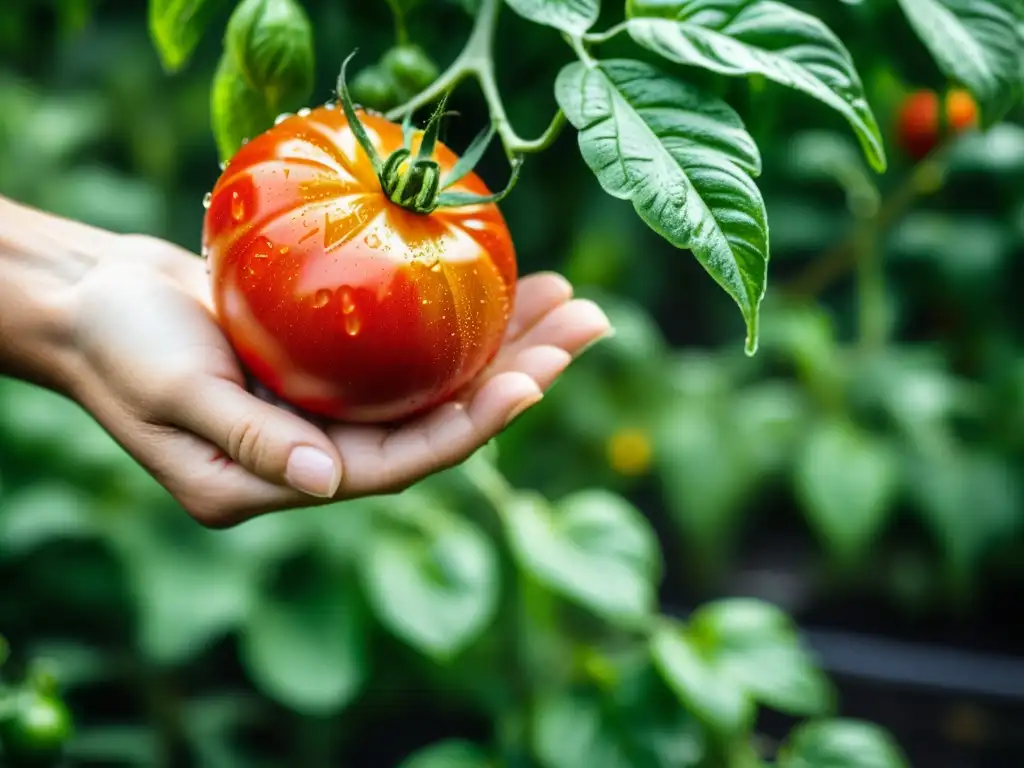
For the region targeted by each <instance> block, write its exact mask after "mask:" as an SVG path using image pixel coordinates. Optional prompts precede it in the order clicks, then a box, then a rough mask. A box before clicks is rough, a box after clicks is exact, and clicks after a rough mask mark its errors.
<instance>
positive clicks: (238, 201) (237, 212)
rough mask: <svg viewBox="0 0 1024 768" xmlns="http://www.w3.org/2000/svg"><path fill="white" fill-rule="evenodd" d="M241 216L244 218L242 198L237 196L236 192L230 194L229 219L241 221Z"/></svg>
mask: <svg viewBox="0 0 1024 768" xmlns="http://www.w3.org/2000/svg"><path fill="white" fill-rule="evenodd" d="M243 216H245V203H244V202H243V201H242V198H240V197H239V196H238V192H232V193H231V218H232V219H234V220H235V221H241V220H242V217H243Z"/></svg>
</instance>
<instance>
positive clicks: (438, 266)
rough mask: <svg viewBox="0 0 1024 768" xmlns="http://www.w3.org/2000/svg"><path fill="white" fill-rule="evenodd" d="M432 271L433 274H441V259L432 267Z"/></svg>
mask: <svg viewBox="0 0 1024 768" xmlns="http://www.w3.org/2000/svg"><path fill="white" fill-rule="evenodd" d="M430 271H431V272H440V271H441V261H440V259H438V260H437V261H435V262H434V263H433V264H431V265H430Z"/></svg>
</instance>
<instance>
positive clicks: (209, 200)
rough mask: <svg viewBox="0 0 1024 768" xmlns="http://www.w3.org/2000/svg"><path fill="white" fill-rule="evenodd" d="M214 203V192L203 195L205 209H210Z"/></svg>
mask: <svg viewBox="0 0 1024 768" xmlns="http://www.w3.org/2000/svg"><path fill="white" fill-rule="evenodd" d="M212 202H213V192H207V193H206V194H205V195H203V208H209V207H210V203H212Z"/></svg>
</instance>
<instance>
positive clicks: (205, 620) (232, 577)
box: [121, 531, 257, 664]
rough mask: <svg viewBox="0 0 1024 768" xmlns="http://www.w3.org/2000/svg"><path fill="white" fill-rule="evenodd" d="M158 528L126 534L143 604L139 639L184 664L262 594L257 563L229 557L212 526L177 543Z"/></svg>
mask: <svg viewBox="0 0 1024 768" xmlns="http://www.w3.org/2000/svg"><path fill="white" fill-rule="evenodd" d="M158 535H159V534H158V532H157V531H147V532H146V533H143V534H142V538H134V539H123V540H122V542H121V545H122V551H124V552H125V554H126V555H127V556H128V558H129V562H130V565H131V571H132V580H131V581H132V585H133V587H134V591H135V596H136V600H137V605H138V606H139V612H140V615H139V621H140V626H139V642H140V644H141V646H142V648H143V650H144V651H145V652H146V654H147V655H148V656H149V658H151V659H152V660H154V661H156V662H158V663H163V664H180V663H182V662H184V661H186V660H188V659H190V658H192V657H193V656H195V655H196V654H198V653H200V652H201V651H203V650H204V649H205V648H206V647H207V646H208V645H209V644H210V643H211V642H212V641H213V640H214V639H216V638H218V637H220V636H222V635H224V634H226V633H228V632H230V631H231V630H233V629H235V627H237V626H238V625H239V624H240V623H241V622H242V621H243V619H244V618H245V616H247V615H248V613H249V610H250V608H251V606H252V604H253V600H254V599H255V597H256V588H257V580H256V576H255V571H254V568H253V566H252V564H251V563H250V562H248V561H246V560H243V559H240V558H232V557H227V556H226V554H227V553H225V552H223V551H222V550H220V549H219V547H218V546H217V543H216V542H215V541H213V540H212V538H211V537H212V536H214V535H215V534H213V533H212V532H206V531H204V532H203V533H202V534H198V533H197V534H196V539H186V540H185V542H184V543H179V545H178V546H175V543H174V542H172V541H161V540H159V539H158V538H157V537H158Z"/></svg>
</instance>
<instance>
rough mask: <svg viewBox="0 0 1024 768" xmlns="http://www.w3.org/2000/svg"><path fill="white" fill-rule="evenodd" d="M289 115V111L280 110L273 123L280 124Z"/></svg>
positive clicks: (290, 114)
mask: <svg viewBox="0 0 1024 768" xmlns="http://www.w3.org/2000/svg"><path fill="white" fill-rule="evenodd" d="M291 116H292V113H291V112H282V113H281V114H280V115H278V116H277V117H275V118H274V125H280V124H281V123H283V122H284V121H285V120H287V119H288V118H289V117H291Z"/></svg>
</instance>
